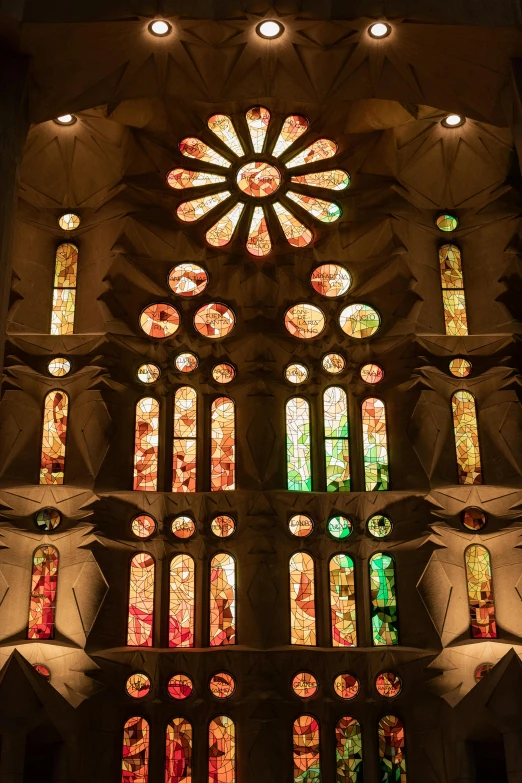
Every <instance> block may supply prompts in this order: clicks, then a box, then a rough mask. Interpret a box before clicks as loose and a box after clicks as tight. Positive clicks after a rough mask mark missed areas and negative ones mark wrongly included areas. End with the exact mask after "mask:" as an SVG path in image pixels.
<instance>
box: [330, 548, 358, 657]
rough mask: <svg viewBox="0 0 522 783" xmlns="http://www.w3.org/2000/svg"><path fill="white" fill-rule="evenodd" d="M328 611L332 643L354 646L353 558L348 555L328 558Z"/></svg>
mask: <svg viewBox="0 0 522 783" xmlns="http://www.w3.org/2000/svg"><path fill="white" fill-rule="evenodd" d="M330 611H331V621H332V626H331V627H332V645H333V646H334V647H355V646H356V644H357V629H356V610H355V574H354V565H353V560H352V558H351V557H349V555H344V554H343V555H334V556H333V557H332V559H331V560H330Z"/></svg>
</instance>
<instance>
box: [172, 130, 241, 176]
mask: <svg viewBox="0 0 522 783" xmlns="http://www.w3.org/2000/svg"><path fill="white" fill-rule="evenodd" d="M179 151H180V152H181V154H182V155H184V156H185V157H186V158H195V159H196V160H201V161H203V162H204V163H212V164H214V166H223V167H224V168H227V169H228V168H229V167H230V161H228V160H227V159H226V158H224V157H223V156H222V155H220V154H219V152H216V150H215V149H212V147H209V146H208V144H205V142H204V141H201V140H200V139H195V138H193V137H187V138H186V139H182V140H181V141H180V143H179Z"/></svg>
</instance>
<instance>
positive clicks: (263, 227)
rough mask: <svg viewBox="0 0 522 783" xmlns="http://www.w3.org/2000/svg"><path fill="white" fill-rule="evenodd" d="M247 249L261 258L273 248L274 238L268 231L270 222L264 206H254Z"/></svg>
mask: <svg viewBox="0 0 522 783" xmlns="http://www.w3.org/2000/svg"><path fill="white" fill-rule="evenodd" d="M246 249H247V250H248V252H249V253H250V255H252V256H257V257H258V258H261V257H262V256H267V255H268V254H269V253H270V252H271V250H272V240H271V239H270V233H269V231H268V224H267V222H266V216H265V213H264V210H263V207H254V211H253V213H252V220H251V221H250V228H249V230H248V238H247V243H246Z"/></svg>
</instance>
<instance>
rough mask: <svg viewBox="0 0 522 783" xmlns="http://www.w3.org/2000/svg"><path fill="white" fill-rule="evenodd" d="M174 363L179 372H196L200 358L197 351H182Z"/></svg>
mask: <svg viewBox="0 0 522 783" xmlns="http://www.w3.org/2000/svg"><path fill="white" fill-rule="evenodd" d="M174 364H175V365H176V370H179V372H194V370H197V369H198V364H199V360H198V357H197V356H196V354H195V353H188V352H187V353H180V354H178V355H177V356H176V359H175V360H174Z"/></svg>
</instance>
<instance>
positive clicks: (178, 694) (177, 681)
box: [167, 674, 193, 700]
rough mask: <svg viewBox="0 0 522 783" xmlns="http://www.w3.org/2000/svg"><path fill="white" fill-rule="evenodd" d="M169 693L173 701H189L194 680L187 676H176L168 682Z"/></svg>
mask: <svg viewBox="0 0 522 783" xmlns="http://www.w3.org/2000/svg"><path fill="white" fill-rule="evenodd" d="M167 691H168V693H169V696H170V697H171V698H172V699H178V700H181V699H188V697H189V696H190V694H191V693H192V691H193V685H192V680H191V679H190V677H187V675H186V674H175V675H174V676H173V677H171V678H170V680H169V682H168V685H167Z"/></svg>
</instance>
